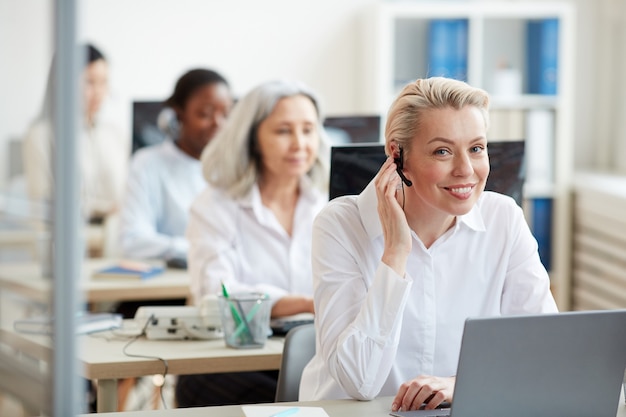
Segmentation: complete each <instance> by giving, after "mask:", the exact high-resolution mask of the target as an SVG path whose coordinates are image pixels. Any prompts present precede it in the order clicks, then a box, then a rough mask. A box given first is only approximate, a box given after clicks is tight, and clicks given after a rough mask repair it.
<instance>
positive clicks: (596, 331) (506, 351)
mask: <svg viewBox="0 0 626 417" xmlns="http://www.w3.org/2000/svg"><path fill="white" fill-rule="evenodd" d="M625 368H626V310H605V311H580V312H567V313H560V314H549V315H532V316H530V315H527V316H508V317H494V318H480V319H478V318H477V319H468V320H467V321H466V323H465V330H464V333H463V341H462V343H461V354H460V357H459V366H458V369H457V379H456V385H455V389H454V401H453V403H452V407H451V409H441V410H418V411H409V412H395V413H391V414H392V415H395V416H411V417H417V416H420V417H424V416H447V415H449V416H451V417H479V416H480V417H497V416H505V417H530V416H532V417H548V416H549V417H555V416H567V417H591V416H593V417H615V415H616V413H617V407H618V402H619V395H620V393H619V391H620V388H621V385H622V380H623V378H624V369H625Z"/></svg>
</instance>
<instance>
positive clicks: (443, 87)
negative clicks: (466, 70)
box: [385, 77, 489, 154]
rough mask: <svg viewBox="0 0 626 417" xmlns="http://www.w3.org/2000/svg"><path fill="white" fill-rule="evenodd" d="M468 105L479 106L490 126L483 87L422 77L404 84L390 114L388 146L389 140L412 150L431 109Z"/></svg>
mask: <svg viewBox="0 0 626 417" xmlns="http://www.w3.org/2000/svg"><path fill="white" fill-rule="evenodd" d="M464 106H475V107H477V108H478V109H479V110H480V111H481V113H482V115H483V118H484V120H485V130H486V129H488V128H489V95H488V94H487V92H486V91H484V90H481V89H480V88H476V87H472V86H470V85H469V84H467V83H465V82H463V81H458V80H453V79H451V78H444V77H432V78H425V79H418V80H416V81H414V82H411V83H409V84H407V85H406V86H404V88H403V89H402V91H401V92H400V94H399V95H398V97H397V98H396V99H395V100H394V102H393V103H392V104H391V107H390V108H389V112H388V113H387V123H386V125H385V149H386V151H387V153H388V154H390V153H391V152H390V151H391V150H390V148H389V143H390V142H391V141H395V142H397V143H398V145H399V146H400V147H401V148H403V149H405V152H406V151H408V150H410V148H411V141H412V140H413V138H415V136H416V135H417V132H418V131H419V129H420V126H421V124H422V120H423V114H424V112H425V111H427V110H432V109H443V108H446V107H452V108H454V109H457V110H459V109H461V108H463V107H464Z"/></svg>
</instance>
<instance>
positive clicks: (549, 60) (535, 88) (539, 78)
mask: <svg viewBox="0 0 626 417" xmlns="http://www.w3.org/2000/svg"><path fill="white" fill-rule="evenodd" d="M526 29H527V31H526V52H527V54H526V55H527V60H526V63H527V73H528V93H530V94H547V95H555V94H556V91H557V81H558V80H557V73H558V57H559V21H558V19H540V20H531V21H529V22H528V24H527V27H526Z"/></svg>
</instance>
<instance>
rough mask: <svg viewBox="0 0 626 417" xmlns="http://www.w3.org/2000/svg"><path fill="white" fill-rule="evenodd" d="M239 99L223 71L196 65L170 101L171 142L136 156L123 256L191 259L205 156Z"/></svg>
mask: <svg viewBox="0 0 626 417" xmlns="http://www.w3.org/2000/svg"><path fill="white" fill-rule="evenodd" d="M232 103H233V99H232V96H231V92H230V88H229V86H228V83H227V82H226V80H225V79H224V77H222V76H221V75H220V74H218V73H217V72H215V71H211V70H207V69H194V70H191V71H188V72H187V73H185V74H184V75H183V76H181V77H180V78H179V80H178V81H177V83H176V87H175V89H174V92H173V94H172V96H171V97H170V98H168V99H167V100H166V101H165V106H166V107H168V108H169V109H171V111H173V114H174V115H175V119H174V120H173V125H171V126H170V127H169V132H168V136H169V138H168V140H166V141H164V142H163V143H160V144H157V145H152V146H149V147H147V148H143V149H140V150H138V151H137V152H136V153H135V155H134V156H133V159H132V162H131V168H130V175H129V178H128V184H127V190H126V196H125V199H124V203H123V207H122V214H121V246H122V254H123V255H124V256H125V257H128V258H133V259H150V258H151V259H165V260H172V259H181V260H186V258H187V250H188V247H189V244H188V243H187V239H186V238H185V230H186V227H187V218H188V212H189V207H190V206H191V203H192V202H193V200H194V199H195V198H196V197H197V196H198V195H199V194H200V192H201V191H202V190H203V189H204V188H205V187H206V181H205V180H204V178H203V176H202V166H201V163H200V155H201V153H202V151H203V149H204V147H205V146H206V144H207V143H209V142H210V141H211V140H212V139H213V137H214V136H215V135H216V134H217V132H218V131H219V129H220V128H221V127H222V125H223V124H224V121H225V120H226V117H227V116H228V113H229V112H230V108H231V107H232Z"/></svg>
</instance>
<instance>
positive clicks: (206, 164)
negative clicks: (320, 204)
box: [201, 80, 330, 198]
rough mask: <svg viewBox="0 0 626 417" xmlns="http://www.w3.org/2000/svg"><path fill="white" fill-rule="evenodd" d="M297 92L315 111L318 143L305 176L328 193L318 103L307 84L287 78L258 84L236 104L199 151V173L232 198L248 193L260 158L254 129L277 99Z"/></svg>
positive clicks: (325, 148) (326, 150) (324, 140)
mask: <svg viewBox="0 0 626 417" xmlns="http://www.w3.org/2000/svg"><path fill="white" fill-rule="evenodd" d="M296 95H303V96H305V97H308V98H309V99H310V100H311V101H312V102H313V105H314V106H315V109H316V111H317V116H318V126H317V131H318V134H319V138H320V144H319V148H318V153H317V157H316V159H315V162H314V164H313V167H312V168H311V169H310V170H309V172H308V173H307V175H308V176H309V177H310V178H311V180H312V182H313V184H314V185H315V186H316V187H317V188H318V189H319V190H320V191H321V192H327V190H328V166H329V165H328V159H329V155H330V145H329V141H328V138H327V137H326V133H325V130H324V128H323V126H322V121H323V118H322V112H321V110H320V103H319V100H318V98H317V96H316V95H315V93H314V92H313V91H312V90H311V89H310V88H309V87H307V86H306V85H305V84H303V83H301V82H299V81H290V80H279V81H270V82H266V83H264V84H261V85H259V86H257V87H256V88H254V89H253V90H252V91H250V92H249V93H248V94H246V95H245V96H244V97H243V98H242V99H240V100H239V101H238V102H237V104H235V106H234V108H233V110H232V112H231V113H230V115H229V116H228V120H227V122H226V125H225V126H224V127H223V128H222V130H220V132H219V133H218V134H217V135H216V136H215V138H213V140H212V141H211V142H209V144H208V145H207V147H206V148H205V149H204V151H203V153H202V157H201V161H202V172H203V174H204V178H205V179H206V181H207V182H208V183H209V184H211V185H213V186H215V187H218V188H221V189H223V190H226V192H227V193H228V194H229V195H231V196H232V197H235V198H237V197H242V196H244V195H245V194H247V193H248V192H249V191H250V189H251V188H252V186H253V185H254V184H255V183H256V182H257V181H258V179H259V177H260V174H261V166H260V163H259V162H260V161H259V160H258V157H257V156H256V155H255V153H256V151H255V146H256V144H255V143H254V142H255V137H256V131H257V128H258V126H259V124H260V123H261V122H262V121H263V120H265V119H266V118H267V117H268V116H269V115H270V114H271V113H272V111H273V110H274V107H275V106H276V103H278V101H279V100H280V99H282V98H285V97H292V96H296Z"/></svg>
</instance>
